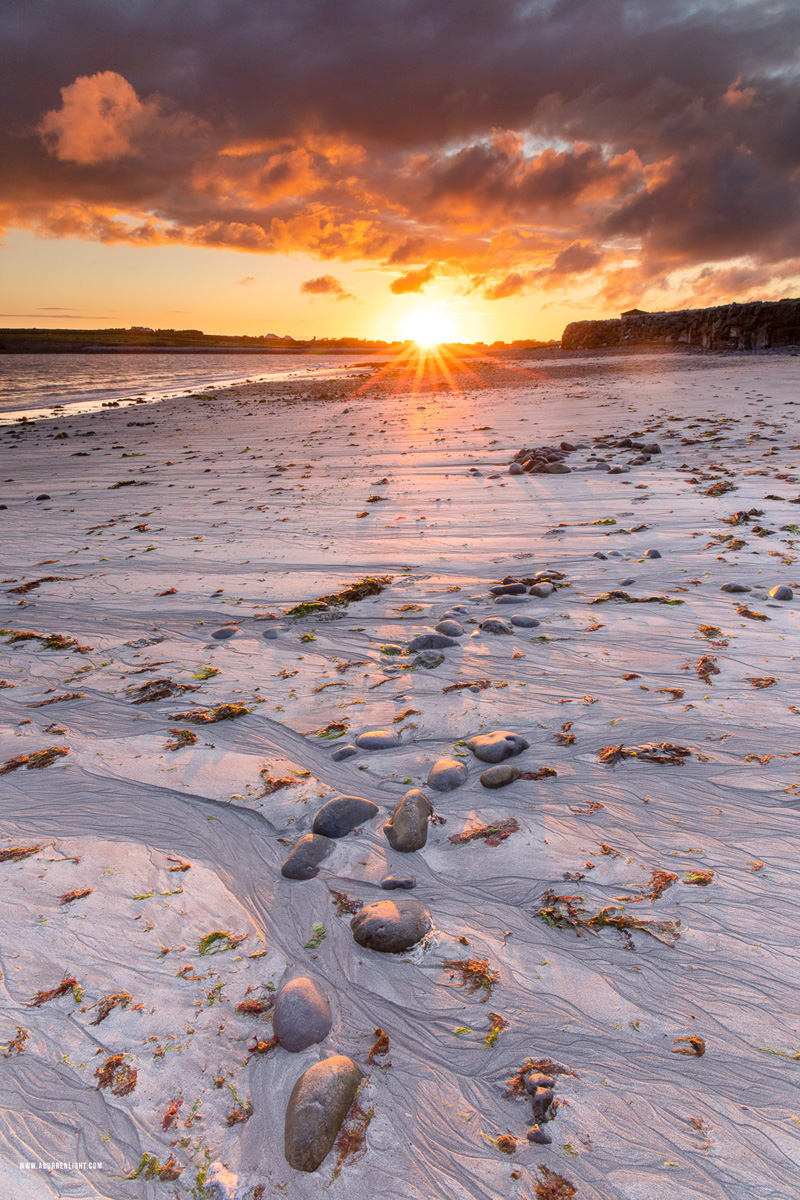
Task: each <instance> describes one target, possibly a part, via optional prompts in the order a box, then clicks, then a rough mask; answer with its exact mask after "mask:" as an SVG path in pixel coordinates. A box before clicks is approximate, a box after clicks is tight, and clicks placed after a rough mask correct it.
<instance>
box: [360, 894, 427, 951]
mask: <svg viewBox="0 0 800 1200" xmlns="http://www.w3.org/2000/svg"><path fill="white" fill-rule="evenodd" d="M350 928H351V929H352V931H353V937H354V938H355V940H356V941H357V942H358V944H359V946H365V947H366V949H367V950H377V951H378V952H379V953H381V954H402V953H403V951H404V950H410V949H411V947H412V946H416V944H417V942H418V941H420V939H421V938H423V937H424V936H425V934H426V933H427V932H428V931H429V929H430V928H431V914H430V913H429V912H428V910H427V908H426V907H425V905H424V904H422V903H421V902H420V901H419V900H412V899H410V898H409V899H405V898H404V899H400V900H377V901H376V902H375V903H374V904H366V905H365V906H364V908H362V909H361V911H360V912H357V913H356V915H355V916H354V917H353V919H352V921H351V922H350Z"/></svg>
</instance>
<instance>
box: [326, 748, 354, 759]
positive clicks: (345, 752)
mask: <svg viewBox="0 0 800 1200" xmlns="http://www.w3.org/2000/svg"><path fill="white" fill-rule="evenodd" d="M354 754H358V750H357V749H356V747H355V746H338V747H337V749H336V750H334V752H333V754H332V755H331V762H344V760H345V759H346V758H352V757H353V755H354Z"/></svg>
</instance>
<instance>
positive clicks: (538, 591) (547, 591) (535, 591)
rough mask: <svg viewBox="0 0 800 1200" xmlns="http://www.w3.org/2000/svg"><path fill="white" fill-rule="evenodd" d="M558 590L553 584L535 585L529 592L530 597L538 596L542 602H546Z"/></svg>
mask: <svg viewBox="0 0 800 1200" xmlns="http://www.w3.org/2000/svg"><path fill="white" fill-rule="evenodd" d="M555 590H556V589H555V588H554V586H553V584H552V583H546V582H544V583H535V584H534V585H533V587H532V588H531V590H530V591H529V593H528V595H529V596H538V597H539V599H540V600H546V599H547V597H548V596H552V594H553V592H554V591H555Z"/></svg>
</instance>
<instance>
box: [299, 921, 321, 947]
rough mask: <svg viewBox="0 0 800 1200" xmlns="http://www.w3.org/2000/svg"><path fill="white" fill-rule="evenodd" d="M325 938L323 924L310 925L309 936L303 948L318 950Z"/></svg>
mask: <svg viewBox="0 0 800 1200" xmlns="http://www.w3.org/2000/svg"><path fill="white" fill-rule="evenodd" d="M324 940H325V926H324V925H322V924H317V925H312V926H311V937H310V938H309V939H308V941H307V942H306V943H305V944H304V946H303V949H304V950H319V948H320V946H321V945H322V943H323V942H324Z"/></svg>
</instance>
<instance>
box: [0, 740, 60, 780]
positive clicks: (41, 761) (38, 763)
mask: <svg viewBox="0 0 800 1200" xmlns="http://www.w3.org/2000/svg"><path fill="white" fill-rule="evenodd" d="M66 754H69V746H50V747H48V749H46V750H34V751H32V752H31V753H30V754H18V755H17V756H16V757H15V758H9V759H6V761H5V762H4V763H3V765H2V767H0V775H9V774H10V773H11V772H12V771H18V770H19V769H20V767H24V768H25V770H26V771H42V770H44V768H45V767H51V766H52V765H53V763H54V762H57V761H58V760H59V758H63V757H64V756H65V755H66Z"/></svg>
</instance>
